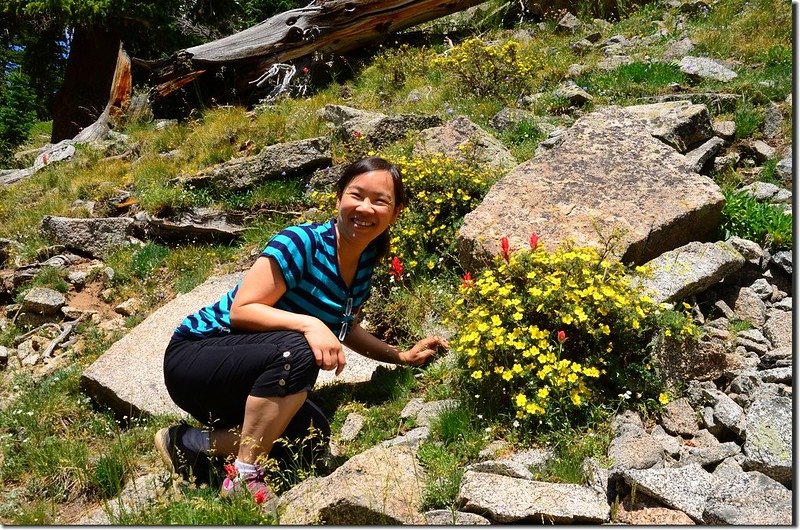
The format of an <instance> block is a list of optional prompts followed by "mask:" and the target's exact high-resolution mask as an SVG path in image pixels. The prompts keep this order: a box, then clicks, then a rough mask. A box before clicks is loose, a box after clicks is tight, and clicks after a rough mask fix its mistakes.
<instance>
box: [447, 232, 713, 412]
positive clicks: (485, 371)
mask: <svg viewBox="0 0 800 530" xmlns="http://www.w3.org/2000/svg"><path fill="white" fill-rule="evenodd" d="M627 274H628V271H627V270H626V268H625V267H624V266H623V265H622V264H621V263H620V262H617V261H611V260H608V259H604V258H603V257H602V256H601V255H600V254H599V253H598V251H597V250H595V249H592V248H575V247H572V248H562V249H560V250H557V251H554V252H547V251H545V250H544V249H543V248H542V247H537V248H536V249H533V250H521V251H515V252H509V253H508V254H507V255H506V257H505V258H504V257H501V256H498V257H496V258H495V260H494V262H493V265H492V266H491V267H489V268H488V269H487V270H484V271H483V272H481V273H480V274H479V275H477V278H475V279H474V280H472V279H471V278H468V279H466V280H465V281H464V283H463V285H462V287H461V297H460V298H459V299H458V300H457V301H456V304H455V306H454V307H453V308H452V310H451V311H450V315H449V321H450V322H451V323H452V324H453V325H454V326H455V328H456V329H457V333H456V335H455V337H454V338H453V339H452V341H451V344H452V345H453V348H454V349H455V350H456V351H458V352H459V354H460V358H461V360H462V362H463V365H464V368H465V370H466V373H467V374H469V376H470V379H471V380H472V381H473V383H474V384H480V385H487V386H488V387H489V388H491V389H492V391H491V392H490V393H487V392H485V391H484V392H479V395H483V396H491V398H492V399H496V396H498V395H505V396H508V397H509V398H510V400H511V403H510V404H509V405H510V406H512V407H513V409H515V414H516V417H517V418H527V417H541V416H545V415H550V414H553V413H559V414H564V413H565V412H568V411H569V410H573V409H575V408H578V407H582V406H583V405H585V404H587V403H591V402H597V400H598V398H601V397H602V396H600V393H601V392H600V389H601V388H602V387H608V386H612V387H613V386H614V381H613V379H614V378H615V377H617V376H618V374H619V369H620V367H623V368H624V364H625V363H626V362H628V361H629V360H631V359H633V358H636V357H638V358H641V357H642V356H643V355H644V351H645V346H646V341H647V337H648V333H650V332H652V331H653V330H654V329H655V328H657V327H658V326H659V325H660V323H659V320H658V318H657V317H658V315H659V314H660V313H661V312H663V311H664V309H665V308H664V307H663V306H660V305H658V304H656V303H655V302H654V301H653V300H652V299H651V298H650V297H648V296H646V295H644V294H642V293H640V292H638V291H637V290H635V289H634V287H632V285H631V283H630V281H629V279H628V278H629V276H628V275H627ZM674 322H675V323H676V326H675V329H673V331H674V332H676V333H681V334H686V335H693V334H696V333H697V327H696V326H695V324H693V323H692V321H691V318H689V317H688V316H687V315H685V314H683V316H681V317H680V318H677V319H674ZM637 366H638V365H637ZM643 366H647V367H648V369H652V367H651V366H650V365H649V364H646V365H643ZM637 369H639V368H637ZM641 369H644V368H641ZM659 397H660V398H661V400H663V396H659Z"/></svg>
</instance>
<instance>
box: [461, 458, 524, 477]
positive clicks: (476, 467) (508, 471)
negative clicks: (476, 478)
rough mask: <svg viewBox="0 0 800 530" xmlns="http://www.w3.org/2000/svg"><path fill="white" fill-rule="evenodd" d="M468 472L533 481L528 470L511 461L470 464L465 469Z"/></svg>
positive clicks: (488, 461)
mask: <svg viewBox="0 0 800 530" xmlns="http://www.w3.org/2000/svg"><path fill="white" fill-rule="evenodd" d="M466 469H467V470H468V471H478V472H481V473H492V474H495V475H503V476H506V477H514V478H522V479H525V480H533V473H531V472H530V470H529V469H528V468H527V467H526V466H524V465H522V464H519V463H517V462H514V461H513V460H485V461H483V462H476V463H475V464H470V465H468V466H467V468H466Z"/></svg>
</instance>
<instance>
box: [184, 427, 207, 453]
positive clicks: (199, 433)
mask: <svg viewBox="0 0 800 530" xmlns="http://www.w3.org/2000/svg"><path fill="white" fill-rule="evenodd" d="M181 441H182V442H183V445H185V446H186V448H187V449H189V450H190V451H194V452H195V453H203V454H208V453H209V452H210V450H211V436H210V433H209V432H208V431H206V430H203V429H198V428H197V427H189V429H187V430H186V432H185V433H184V434H183V438H181Z"/></svg>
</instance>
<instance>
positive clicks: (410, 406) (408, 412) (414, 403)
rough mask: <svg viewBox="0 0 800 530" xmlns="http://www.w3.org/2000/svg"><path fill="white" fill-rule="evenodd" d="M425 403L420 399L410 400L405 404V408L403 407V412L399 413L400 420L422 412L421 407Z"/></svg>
mask: <svg viewBox="0 0 800 530" xmlns="http://www.w3.org/2000/svg"><path fill="white" fill-rule="evenodd" d="M424 403H425V400H423V399H422V398H411V399H409V400H408V403H406V406H405V407H403V410H401V411H400V418H401V419H404V420H405V419H408V418H413V417H415V416H416V415H417V413H418V412H419V411H420V410H422V405H423V404H424Z"/></svg>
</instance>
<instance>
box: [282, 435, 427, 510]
mask: <svg viewBox="0 0 800 530" xmlns="http://www.w3.org/2000/svg"><path fill="white" fill-rule="evenodd" d="M424 476H425V474H424V470H423V469H422V468H421V467H420V466H419V465H418V464H417V461H416V458H415V455H414V452H413V451H412V450H411V449H409V448H407V447H392V448H386V447H380V446H377V447H373V448H372V449H369V450H367V451H365V452H363V453H361V454H359V455H356V456H354V457H353V458H351V459H350V460H348V461H347V462H345V463H344V464H342V465H341V466H340V467H339V468H337V469H336V470H335V471H334V472H333V473H331V474H330V475H327V476H325V477H317V478H313V479H310V480H306V481H304V482H301V483H300V484H298V485H297V486H295V487H294V488H292V489H291V490H289V491H287V492H286V493H284V494H283V495H281V497H280V499H279V501H278V506H277V509H278V513H280V514H281V519H280V521H281V524H286V525H311V524H324V525H345V524H347V525H393V524H411V525H414V524H424V523H425V518H424V517H423V515H422V513H421V512H420V508H421V507H422V499H421V496H420V491H421V488H420V481H421V480H424Z"/></svg>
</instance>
